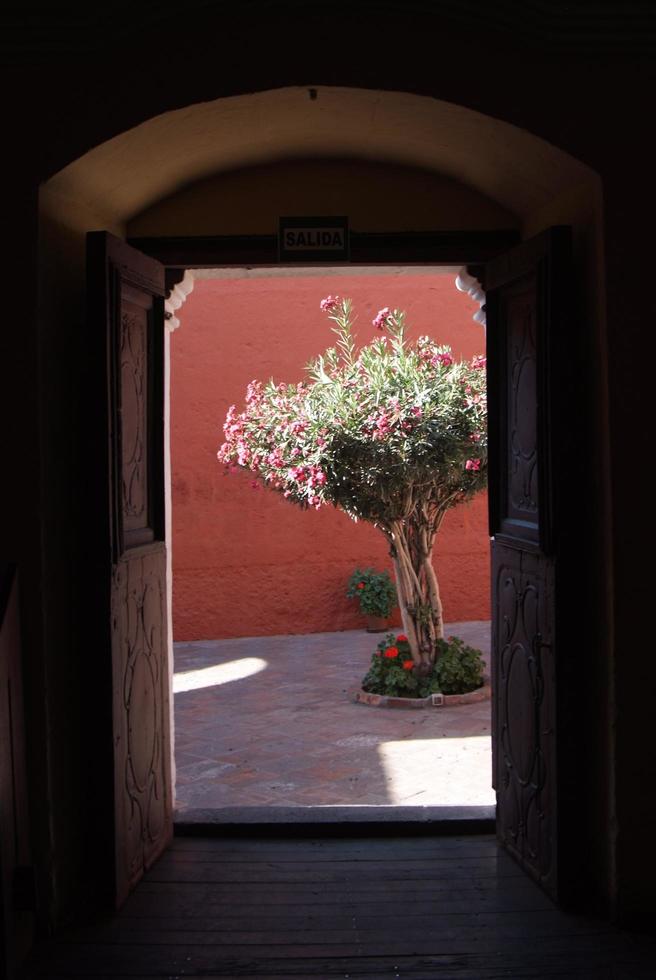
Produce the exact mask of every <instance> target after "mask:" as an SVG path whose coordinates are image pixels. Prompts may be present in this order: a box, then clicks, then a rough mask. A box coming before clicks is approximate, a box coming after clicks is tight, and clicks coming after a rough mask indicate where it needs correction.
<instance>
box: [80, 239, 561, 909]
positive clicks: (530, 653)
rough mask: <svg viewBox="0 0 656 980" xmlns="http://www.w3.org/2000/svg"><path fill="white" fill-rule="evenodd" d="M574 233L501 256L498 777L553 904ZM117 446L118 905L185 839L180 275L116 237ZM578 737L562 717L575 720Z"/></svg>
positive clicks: (97, 247) (487, 273)
mask: <svg viewBox="0 0 656 980" xmlns="http://www.w3.org/2000/svg"><path fill="white" fill-rule="evenodd" d="M568 269H569V231H568V229H565V228H556V229H551V230H549V231H547V232H545V233H543V234H542V235H541V236H539V237H538V238H536V239H533V240H532V241H530V242H526V243H523V244H521V245H519V246H517V247H516V248H514V249H512V250H511V251H509V252H506V253H504V254H503V255H500V256H498V257H497V258H495V259H493V260H492V261H491V262H489V263H488V265H487V267H486V268H485V270H484V272H483V278H484V283H483V284H484V287H485V290H486V296H487V302H486V310H487V347H488V379H489V380H488V391H489V425H490V470H489V498H490V534H491V536H492V539H493V540H492V586H493V588H492V594H493V612H492V618H493V625H492V647H493V782H494V785H495V788H496V794H497V833H498V837H499V841H500V842H501V844H502V845H503V846H504V847H505V848H507V849H508V851H509V852H510V853H511V854H512V855H513V856H514V857H515V858H516V859H517V860H518V861H519V862H520V863H521V865H522V866H523V867H524V868H525V869H526V871H527V872H528V873H529V874H530V875H531V876H532V877H534V878H535V879H536V880H537V881H538V882H540V883H541V884H542V885H543V887H544V888H545V889H547V890H548V891H549V892H550V893H551V894H552V895H554V896H555V897H558V895H559V894H560V892H561V890H562V888H563V887H564V885H563V868H562V861H561V860H560V841H559V832H558V827H559V810H558V808H559V805H560V801H559V782H560V780H559V768H560V766H559V745H560V741H559V740H560V739H561V738H562V735H563V733H562V730H559V715H558V697H557V692H558V678H559V647H558V636H557V631H556V624H557V621H558V566H557V542H558V506H557V504H558V495H557V493H556V490H555V488H556V480H555V474H556V469H557V464H558V461H559V456H558V447H559V443H558V440H559V439H560V437H561V435H562V431H561V430H562V425H561V424H560V423H559V422H558V418H560V415H561V414H562V413H557V412H556V406H557V405H558V395H559V385H560V384H561V378H560V375H559V357H558V351H559V350H560V349H561V347H562V346H563V344H564V343H565V340H566V334H567V330H568V303H569V287H568V274H569V273H568ZM88 272H89V275H88V279H89V310H90V317H91V320H90V329H91V330H93V331H95V332H96V334H97V335H98V336H99V337H102V350H103V351H104V383H105V385H106V388H105V394H104V396H103V397H104V402H105V404H104V420H105V436H106V441H107V485H108V493H107V511H108V513H107V545H108V549H107V554H108V556H109V557H108V561H109V564H110V567H108V568H107V569H106V581H107V589H108V593H109V606H108V608H109V609H110V610H111V612H110V619H111V622H110V623H108V630H109V631H110V633H111V660H112V664H111V671H112V687H113V699H112V732H111V739H112V754H113V766H114V797H113V803H114V812H113V840H114V881H113V891H114V900H115V903H116V904H120V903H121V901H123V899H124V898H125V896H126V895H127V894H128V892H129V890H130V889H131V888H132V887H133V886H134V885H135V883H136V882H137V881H138V880H139V878H140V876H141V875H142V874H143V871H144V869H146V868H148V867H149V866H150V865H151V864H152V863H153V861H154V860H155V859H156V858H157V857H158V856H159V854H160V853H161V852H162V851H163V850H164V849H165V848H166V846H167V844H168V843H169V841H170V839H171V836H172V831H173V826H172V785H171V731H170V721H169V719H170V714H169V712H170V704H169V697H170V695H169V689H170V687H169V677H168V671H169V665H168V659H167V658H168V652H167V648H166V644H167V640H166V637H167V624H166V617H167V608H166V542H165V533H164V528H165V520H164V466H163V459H164V444H163V438H164V429H163V417H164V397H165V395H164V388H163V376H164V368H163V357H164V329H165V328H164V298H165V277H164V268H163V267H162V265H160V264H159V263H158V262H156V261H155V260H153V259H152V258H150V257H148V256H145V255H143V254H142V253H141V252H139V251H137V250H135V249H134V248H131V247H129V246H127V245H126V244H125V243H123V242H121V241H119V240H117V239H115V238H112V237H111V236H110V235H107V234H105V233H100V232H99V233H93V234H92V235H90V236H89V243H88ZM560 727H561V729H562V725H561V726H560Z"/></svg>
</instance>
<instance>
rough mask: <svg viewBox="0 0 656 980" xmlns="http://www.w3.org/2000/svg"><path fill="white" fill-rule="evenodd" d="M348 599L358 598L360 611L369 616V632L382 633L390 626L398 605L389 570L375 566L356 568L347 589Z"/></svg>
mask: <svg viewBox="0 0 656 980" xmlns="http://www.w3.org/2000/svg"><path fill="white" fill-rule="evenodd" d="M346 597H347V599H357V600H358V601H359V603H360V612H361V613H362V614H363V615H364V616H366V617H367V627H366V629H367V632H368V633H382V632H383V630H386V629H387V628H388V626H389V622H388V620H389V618H390V616H391V614H392V609H394V607H395V606H396V604H397V602H396V589H395V587H394V583H393V582H392V579H391V578H390V576H389V573H388V572H385V571H383V572H377V571H376V569H375V568H365V569H364V570H362V571H361V570H360V569H359V568H356V569H355V571H354V572H353V574H352V575H351V577H350V579H349V582H348V588H347V590H346Z"/></svg>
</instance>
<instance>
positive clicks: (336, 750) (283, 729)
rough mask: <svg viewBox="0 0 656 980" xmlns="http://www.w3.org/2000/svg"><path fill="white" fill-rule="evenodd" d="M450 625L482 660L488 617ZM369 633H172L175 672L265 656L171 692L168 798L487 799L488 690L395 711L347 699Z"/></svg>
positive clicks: (249, 802)
mask: <svg viewBox="0 0 656 980" xmlns="http://www.w3.org/2000/svg"><path fill="white" fill-rule="evenodd" d="M451 634H455V635H458V636H461V637H462V638H463V639H464V640H465V642H467V643H470V644H471V645H473V646H477V647H479V649H482V650H483V652H484V656H485V658H486V661H487V662H488V663H489V623H484V622H483V623H453V624H450V625H449V626H447V635H451ZM377 642H378V639H377V638H372V637H371V636H370V635H368V634H366V633H365V632H364V631H360V630H358V631H355V630H354V631H348V632H341V633H320V634H313V635H310V636H302V635H297V636H288V637H255V638H253V637H243V638H239V639H233V640H218V641H207V640H204V641H201V642H198V643H178V644H175V669H176V674H184V673H185V672H187V671H190V670H196V671H202V670H203V669H205V668H213V667H216V666H219V665H221V666H222V665H233V666H234V668H235V674H238V673H239V665H238V661H239V660H240V659H242V658H245V657H251V658H254V657H256V658H258V659H260V660H262V661H264V662H265V663H266V664H267V666H266V668H265V669H264V670H261V671H260V672H258V673H255V674H252V675H250V676H248V677H243V676H239V679H236V680H225V681H224V682H223V683H216V681H212V686H208V687H207V688H198V689H195V690H188V691H181V692H180V693H177V694H176V695H175V726H176V727H175V731H176V769H177V784H176V805H177V806H178V807H179V808H180V809H182V810H184V809H185V808H196V807H199V808H206V809H207V808H210V809H211V808H212V807H217V808H219V807H234V806H286V807H289V806H338V805H349V804H353V803H358V804H363V805H373V806H381V805H385V806H389V805H399V804H401V805H403V804H405V805H413V804H422V805H440V804H443V805H455V804H457V803H462V804H471V805H489V804H491V803H493V800H494V797H493V794H492V791H491V788H490V770H491V764H490V747H489V743H490V738H489V733H490V727H491V722H490V703H489V702H486V703H483V704H472V705H463V706H459V707H455V708H447V707H444V708H429V709H421V710H416V711H413V712H404V711H395V710H392V709H385V708H370V707H368V706H366V705H361V704H354V703H352V702H351V701H350V700H349V691H350V690H352V689H353V687H356V686H358V685H359V683H360V679H361V678H362V676H363V675H364V673H365V672H366V670H367V668H368V665H369V661H370V659H371V655H372V653H373V651H374V650H375V648H376V644H377ZM219 675H220V677H222V678H225V677H227V676H229V675H230V668H229V667H228V668H227V670H226V671H221V672H219ZM215 677H216V674H215ZM211 679H212V674H211V673H210V672H209V671H208V680H209V681H211ZM178 750H179V751H178Z"/></svg>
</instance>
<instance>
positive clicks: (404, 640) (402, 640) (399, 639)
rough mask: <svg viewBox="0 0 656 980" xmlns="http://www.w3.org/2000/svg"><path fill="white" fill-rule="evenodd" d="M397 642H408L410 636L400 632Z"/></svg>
mask: <svg viewBox="0 0 656 980" xmlns="http://www.w3.org/2000/svg"><path fill="white" fill-rule="evenodd" d="M396 642H397V643H407V642H408V637H407V636H405V635H404V634H403V633H399V635H398V636H397V638H396Z"/></svg>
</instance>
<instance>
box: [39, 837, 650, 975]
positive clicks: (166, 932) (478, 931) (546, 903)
mask: <svg viewBox="0 0 656 980" xmlns="http://www.w3.org/2000/svg"><path fill="white" fill-rule="evenodd" d="M655 963H656V943H655V942H654V941H652V940H650V939H647V938H644V937H638V936H631V935H628V934H625V933H622V932H620V931H618V930H616V929H614V928H613V927H612V926H610V925H609V924H608V923H606V922H605V921H603V920H600V919H594V918H590V917H585V916H574V915H568V914H566V913H564V912H562V911H561V910H559V909H557V908H556V907H555V906H554V905H553V903H552V902H551V901H550V900H549V898H547V896H545V895H544V894H543V893H542V892H541V891H540V889H539V888H537V887H536V885H535V884H533V883H532V882H531V881H530V880H529V879H528V878H526V876H525V875H524V874H522V872H521V871H520V869H519V868H518V867H517V866H516V865H515V864H514V862H513V861H511V860H510V859H509V858H508V856H507V855H506V854H504V853H500V852H499V851H498V849H497V845H496V842H495V840H494V839H493V838H492V837H470V836H468V837H444V838H440V837H421V838H407V839H406V838H402V837H393V838H389V839H383V838H376V839H366V838H362V837H353V838H349V839H344V840H340V839H338V838H336V837H334V836H331V837H330V838H321V837H317V838H316V839H303V840H300V841H298V842H295V841H292V840H289V839H279V838H266V837H261V838H258V839H251V840H249V839H244V838H243V837H240V838H239V839H235V840H231V839H229V838H212V839H203V838H198V837H193V838H180V839H176V840H175V841H174V844H173V846H172V848H171V850H170V851H169V852H168V853H167V854H166V855H164V857H163V858H162V859H161V860H160V861H159V862H158V863H157V864H156V865H155V866H154V867H153V868H152V869H151V870H150V871H149V872H148V873H147V875H146V877H145V879H144V881H143V882H142V883H141V884H140V885H139V886H138V887H137V889H136V890H135V892H134V893H133V894H132V895H131V896H130V898H129V899H128V901H127V902H126V904H125V905H124V907H123V909H121V911H120V912H119V913H118V914H117V915H116V916H114V917H113V918H111V919H108V920H106V921H101V922H97V923H94V924H93V925H90V926H88V927H85V928H79V929H76V930H74V931H69V932H68V933H67V934H65V935H62V936H61V937H60V938H59V939H58V940H57V941H56V942H54V943H53V944H51V946H50V947H49V949H48V950H47V951H45V952H44V954H43V955H42V957H41V959H40V960H39V962H38V964H36V965H35V966H34V969H33V970H32V972H31V974H30V977H32V978H34V980H36V978H38V980H80V978H85V980H101V978H102V980H164V978H165V977H166V978H168V980H172V978H180V980H181V978H193V977H198V978H200V977H202V978H204V980H212V978H215V980H218V978H222V980H225V978H227V977H234V978H243V980H259V978H261V980H264V978H275V977H277V978H279V980H281V978H290V980H309V978H310V977H311V978H313V980H321V978H326V980H331V978H333V977H341V978H357V980H382V978H390V980H392V978H394V980H397V978H404V977H405V978H409V980H434V978H438V980H497V978H498V980H500V978H509V977H511V978H517V980H520V978H523V977H524V978H527V980H529V978H531V980H537V978H550V977H554V978H558V980H567V978H574V977H576V978H590V980H592V978H594V980H647V978H650V980H653V978H654V977H655V976H656V969H655V968H654V964H655Z"/></svg>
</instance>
